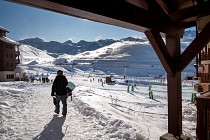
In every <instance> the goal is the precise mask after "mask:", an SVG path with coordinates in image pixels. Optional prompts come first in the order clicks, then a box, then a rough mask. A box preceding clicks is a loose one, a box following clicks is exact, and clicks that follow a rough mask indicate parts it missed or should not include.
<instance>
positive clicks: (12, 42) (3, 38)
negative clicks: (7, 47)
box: [0, 36, 20, 45]
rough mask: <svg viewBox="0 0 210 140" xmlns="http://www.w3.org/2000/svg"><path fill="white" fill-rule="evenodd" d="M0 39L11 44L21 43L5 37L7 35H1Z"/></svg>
mask: <svg viewBox="0 0 210 140" xmlns="http://www.w3.org/2000/svg"><path fill="white" fill-rule="evenodd" d="M0 40H1V41H3V42H6V43H9V44H14V45H20V43H18V42H16V41H14V40H12V39H10V38H8V37H5V36H2V37H0Z"/></svg>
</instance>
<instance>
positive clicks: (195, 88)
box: [194, 84, 203, 93]
mask: <svg viewBox="0 0 210 140" xmlns="http://www.w3.org/2000/svg"><path fill="white" fill-rule="evenodd" d="M194 90H195V91H197V92H199V93H200V92H203V87H202V86H201V85H200V84H196V85H194Z"/></svg>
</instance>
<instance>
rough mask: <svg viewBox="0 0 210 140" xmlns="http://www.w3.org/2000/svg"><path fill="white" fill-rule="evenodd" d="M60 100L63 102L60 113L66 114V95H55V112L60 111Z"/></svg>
mask: <svg viewBox="0 0 210 140" xmlns="http://www.w3.org/2000/svg"><path fill="white" fill-rule="evenodd" d="M60 101H61V102H62V104H63V111H62V114H63V115H66V114H67V95H60V96H59V95H57V96H56V105H55V113H59V112H60Z"/></svg>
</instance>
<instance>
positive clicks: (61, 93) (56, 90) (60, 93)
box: [51, 70, 68, 116]
mask: <svg viewBox="0 0 210 140" xmlns="http://www.w3.org/2000/svg"><path fill="white" fill-rule="evenodd" d="M67 84H68V80H67V79H66V77H65V76H64V75H63V71H61V70H58V71H57V76H56V77H55V80H54V82H53V85H52V92H51V96H55V97H56V101H55V103H56V104H55V113H56V114H59V112H60V101H61V102H62V104H63V111H62V115H63V116H66V114H67V98H68V96H67V91H66V86H67Z"/></svg>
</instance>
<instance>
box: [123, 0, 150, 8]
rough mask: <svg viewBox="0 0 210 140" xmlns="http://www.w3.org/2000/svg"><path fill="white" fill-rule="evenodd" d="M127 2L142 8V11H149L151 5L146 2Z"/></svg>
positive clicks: (139, 0)
mask: <svg viewBox="0 0 210 140" xmlns="http://www.w3.org/2000/svg"><path fill="white" fill-rule="evenodd" d="M126 1H127V2H129V3H131V4H133V5H136V6H138V7H141V8H142V9H145V10H149V5H148V4H147V2H146V1H145V0H126Z"/></svg>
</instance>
